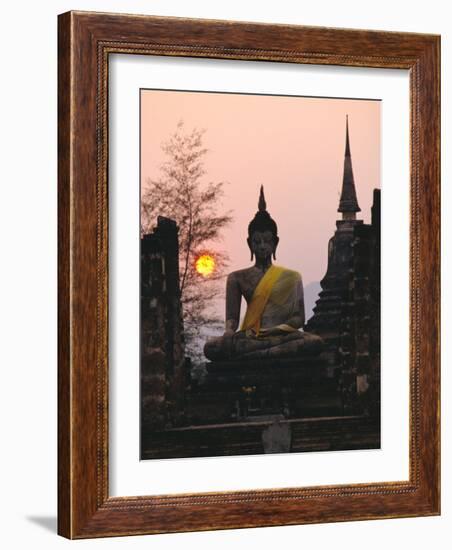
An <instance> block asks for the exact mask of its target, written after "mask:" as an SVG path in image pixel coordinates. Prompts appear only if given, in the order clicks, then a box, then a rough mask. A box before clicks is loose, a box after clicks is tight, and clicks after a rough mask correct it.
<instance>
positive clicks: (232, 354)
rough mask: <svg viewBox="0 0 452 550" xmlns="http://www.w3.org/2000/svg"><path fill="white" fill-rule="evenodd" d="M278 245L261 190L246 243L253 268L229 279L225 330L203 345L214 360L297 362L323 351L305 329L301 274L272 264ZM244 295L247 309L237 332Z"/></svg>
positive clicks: (276, 233) (229, 276) (318, 342)
mask: <svg viewBox="0 0 452 550" xmlns="http://www.w3.org/2000/svg"><path fill="white" fill-rule="evenodd" d="M278 242H279V237H278V228H277V225H276V223H275V221H274V220H273V219H272V218H271V216H270V214H269V213H268V212H267V205H266V202H265V197H264V188H263V186H261V189H260V196H259V202H258V211H257V213H256V215H255V216H254V218H253V220H252V221H251V222H250V224H249V226H248V239H247V243H248V246H249V248H250V251H251V261H253V260H254V265H253V266H252V267H248V268H245V269H239V270H238V271H234V272H232V273H230V274H229V275H228V277H227V282H226V322H225V331H224V334H223V335H222V336H219V337H214V338H210V339H209V340H207V342H206V344H205V346H204V354H205V356H206V357H207V358H208V359H210V360H211V361H229V360H242V359H243V360H244V359H259V358H278V359H279V358H293V357H298V356H300V355H305V354H306V353H313V354H315V353H319V352H320V351H321V350H322V345H323V341H322V339H321V338H320V337H319V336H317V335H314V334H310V333H307V332H304V331H303V329H302V327H303V325H304V322H305V314H304V297H303V283H302V278H301V275H300V273H298V272H297V271H293V270H291V269H287V268H285V267H282V266H278V265H275V264H273V263H272V259H273V260H276V248H277V246H278ZM242 296H243V297H244V298H245V301H246V303H247V310H246V313H245V317H244V319H243V322H242V324H241V326H240V329H239V320H240V305H241V301H242ZM238 329H239V330H238Z"/></svg>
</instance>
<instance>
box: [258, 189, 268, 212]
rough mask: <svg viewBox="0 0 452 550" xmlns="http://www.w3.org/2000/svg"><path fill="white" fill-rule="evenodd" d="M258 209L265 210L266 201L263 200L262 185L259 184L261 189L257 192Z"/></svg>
mask: <svg viewBox="0 0 452 550" xmlns="http://www.w3.org/2000/svg"><path fill="white" fill-rule="evenodd" d="M258 210H259V212H264V211H265V210H267V203H266V202H265V197H264V186H263V185H261V191H260V193H259V202H258Z"/></svg>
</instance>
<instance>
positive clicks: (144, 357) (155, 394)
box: [140, 216, 186, 430]
mask: <svg viewBox="0 0 452 550" xmlns="http://www.w3.org/2000/svg"><path fill="white" fill-rule="evenodd" d="M140 318H141V331H140V332H141V334H140V336H141V413H142V416H141V419H142V428H143V430H147V429H162V428H164V427H169V426H174V425H178V424H179V423H180V422H181V419H182V418H183V411H184V398H185V391H184V390H185V385H186V384H185V382H186V361H185V356H184V351H185V350H184V336H183V322H182V310H181V302H180V288H179V244H178V227H177V225H176V223H175V222H174V221H173V220H171V219H169V218H164V217H161V216H159V218H158V223H157V227H156V228H155V229H154V231H153V232H152V233H150V234H147V235H144V236H143V238H142V239H141V313H140Z"/></svg>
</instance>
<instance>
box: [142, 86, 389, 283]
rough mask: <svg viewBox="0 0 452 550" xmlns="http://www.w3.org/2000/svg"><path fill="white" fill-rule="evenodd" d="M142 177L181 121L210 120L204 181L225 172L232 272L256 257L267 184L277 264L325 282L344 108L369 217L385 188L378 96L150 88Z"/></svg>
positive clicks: (200, 123) (201, 124) (145, 98)
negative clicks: (253, 249)
mask: <svg viewBox="0 0 452 550" xmlns="http://www.w3.org/2000/svg"><path fill="white" fill-rule="evenodd" d="M141 99H142V102H141V112H142V120H141V138H142V139H141V177H142V182H141V184H142V188H145V186H146V180H147V178H158V176H159V166H160V164H161V163H162V162H163V160H164V155H163V153H162V151H161V149H160V145H161V143H162V142H163V141H165V140H166V139H168V137H169V136H170V135H171V134H172V133H174V131H175V130H176V125H177V123H178V121H179V120H181V119H182V120H183V121H184V123H185V127H186V129H187V130H191V129H192V128H194V127H197V128H205V129H206V133H205V136H204V144H205V146H206V147H207V148H208V149H209V152H208V154H207V155H206V157H205V158H206V162H205V168H206V170H207V175H206V180H211V181H226V182H228V183H227V185H225V187H224V190H225V198H224V201H223V204H222V205H221V206H222V209H223V210H225V211H226V210H230V209H231V210H233V213H232V215H233V217H234V220H233V223H232V224H231V226H230V227H229V228H228V229H226V230H225V231H224V240H223V242H222V243H221V248H222V249H224V250H226V252H227V253H228V254H229V257H230V259H231V263H230V269H229V270H230V271H233V270H235V269H239V268H244V267H249V266H250V265H252V264H251V262H250V256H249V250H248V246H247V244H246V237H247V226H248V223H249V222H250V221H251V219H252V218H253V216H254V214H255V213H256V210H257V201H258V194H259V187H260V185H261V184H263V185H264V190H265V197H266V201H267V210H268V211H269V212H270V215H271V216H272V218H273V219H274V220H275V221H276V223H277V224H278V233H279V237H280V243H279V246H278V250H277V253H276V262H275V263H277V264H279V265H283V266H285V267H289V268H291V269H295V270H297V271H299V272H300V273H301V274H302V277H303V283H304V285H305V286H306V285H307V284H309V283H310V282H312V281H319V280H320V279H321V278H322V277H323V276H324V274H325V270H326V265H327V245H328V240H329V238H330V237H331V236H332V235H333V233H334V230H335V221H336V219H340V214H338V212H337V208H338V204H339V194H340V190H341V186H342V172H343V162H344V149H345V115H346V114H348V116H349V131H350V146H351V154H352V163H353V171H354V176H355V185H356V191H357V196H358V202H359V205H360V207H361V210H362V211H361V212H360V213H358V218H361V219H363V220H364V221H365V222H369V221H370V207H371V204H372V190H373V189H374V188H376V187H378V188H379V187H380V105H381V103H380V102H379V101H368V100H349V99H326V98H304V97H282V96H262V95H242V94H220V93H196V92H173V91H169V92H168V91H156V90H144V91H142V95H141Z"/></svg>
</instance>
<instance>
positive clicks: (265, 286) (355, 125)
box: [137, 88, 384, 460]
mask: <svg viewBox="0 0 452 550" xmlns="http://www.w3.org/2000/svg"><path fill="white" fill-rule="evenodd" d="M139 101H140V189H141V192H140V200H141V204H140V227H137V233H138V232H139V233H140V236H141V245H140V250H141V259H140V262H141V264H140V449H139V453H140V459H141V460H149V459H171V458H188V457H215V456H232V455H259V454H268V453H301V452H313V451H317V452H318V451H351V450H363V449H379V448H380V414H381V409H380V406H381V405H380V403H381V399H380V328H381V327H380V324H381V323H380V290H381V284H380V280H381V279H380V270H381V262H380V256H381V250H380V248H381V247H380V242H381V237H380V219H381V197H380V195H381V188H382V182H381V181H380V180H381V143H380V140H381V135H380V131H381V108H382V101H381V100H380V99H379V98H378V97H375V98H362V99H350V98H342V97H338V98H334V97H309V96H301V95H300V96H290V95H268V94H243V93H223V92H210V91H204V90H200V91H180V90H167V89H144V88H142V89H140V91H139ZM383 188H384V187H383Z"/></svg>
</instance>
